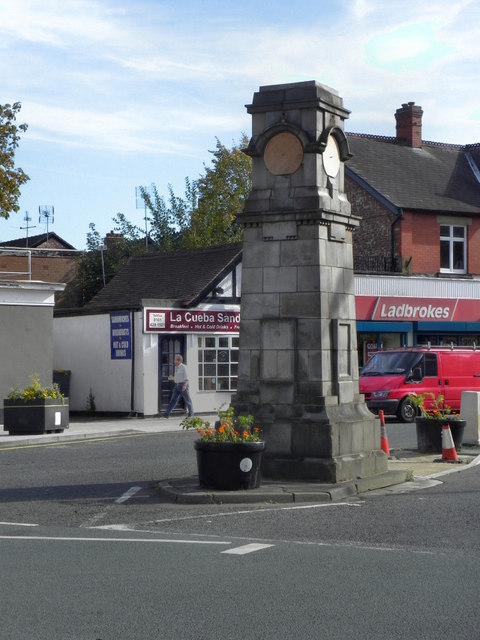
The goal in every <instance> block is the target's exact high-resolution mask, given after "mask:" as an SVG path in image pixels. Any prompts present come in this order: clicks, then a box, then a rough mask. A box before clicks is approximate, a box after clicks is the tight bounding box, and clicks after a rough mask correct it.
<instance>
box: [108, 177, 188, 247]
mask: <svg viewBox="0 0 480 640" xmlns="http://www.w3.org/2000/svg"><path fill="white" fill-rule="evenodd" d="M141 193H142V197H143V199H144V201H145V206H146V207H147V209H148V210H149V212H150V215H149V216H147V218H148V222H149V224H150V230H149V237H150V239H151V241H152V243H153V246H154V248H155V249H158V250H161V251H172V250H174V249H180V248H183V247H185V246H186V245H185V237H186V234H187V233H188V229H189V225H190V219H191V215H192V211H193V210H194V209H195V207H196V206H197V187H196V183H195V182H191V181H190V180H189V179H188V178H185V196H184V197H183V198H180V197H178V196H176V195H175V193H174V191H173V187H172V185H170V184H169V185H168V194H169V197H168V201H167V200H165V198H164V197H163V196H161V195H160V194H159V193H158V190H157V187H156V186H155V185H154V184H152V185H151V187H150V189H147V188H146V187H141ZM116 230H119V231H122V229H120V228H118V227H117V229H116Z"/></svg>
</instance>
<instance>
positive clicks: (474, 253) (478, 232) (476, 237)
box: [345, 177, 480, 276]
mask: <svg viewBox="0 0 480 640" xmlns="http://www.w3.org/2000/svg"><path fill="white" fill-rule="evenodd" d="M345 189H346V192H347V196H348V199H349V201H350V204H351V206H352V213H353V214H354V215H356V216H358V217H359V218H361V222H360V226H359V228H358V229H356V230H355V232H354V234H353V255H354V260H355V262H356V263H357V264H359V263H361V258H368V257H369V256H375V255H385V256H390V254H391V250H392V249H391V242H392V233H393V238H394V247H395V249H394V258H396V259H398V260H399V262H400V264H401V267H402V269H403V271H404V272H405V273H409V274H411V275H437V274H438V273H439V271H440V223H439V221H438V216H439V215H445V214H444V213H442V214H440V213H438V212H433V211H432V212H428V211H427V212H423V211H422V212H421V213H420V212H412V211H404V212H403V215H402V218H401V219H398V218H397V216H395V215H394V214H393V213H391V212H390V211H389V210H388V209H386V207H384V206H382V205H381V204H380V203H379V202H377V200H375V199H374V198H373V197H372V196H371V195H370V194H369V193H367V192H366V191H365V190H364V189H363V188H362V187H360V186H359V185H358V184H357V183H356V182H354V181H353V180H351V179H350V178H348V177H346V178H345ZM396 219H397V220H398V222H397V223H395V224H393V223H394V222H395V220H396ZM458 220H459V224H462V220H463V219H462V218H459V219H458ZM469 220H471V224H469V225H468V226H467V274H468V275H472V276H478V275H480V218H476V217H473V216H472V217H471V218H469ZM452 221H455V217H453V216H452ZM392 225H393V227H392ZM369 270H370V271H373V269H369Z"/></svg>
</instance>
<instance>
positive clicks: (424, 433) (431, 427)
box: [415, 418, 467, 453]
mask: <svg viewBox="0 0 480 640" xmlns="http://www.w3.org/2000/svg"><path fill="white" fill-rule="evenodd" d="M415 424H416V426H417V445H418V450H419V451H421V452H422V453H442V430H443V425H445V424H448V426H449V427H450V431H451V433H452V438H453V443H454V445H455V449H456V450H457V453H459V452H460V451H461V448H462V443H463V432H464V430H465V426H466V424H467V421H466V420H455V419H452V418H450V419H443V420H437V419H436V418H415Z"/></svg>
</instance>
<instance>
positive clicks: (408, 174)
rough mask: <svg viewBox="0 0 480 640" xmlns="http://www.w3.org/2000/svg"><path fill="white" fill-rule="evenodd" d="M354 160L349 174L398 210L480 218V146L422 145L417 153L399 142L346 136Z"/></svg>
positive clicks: (351, 160)
mask: <svg viewBox="0 0 480 640" xmlns="http://www.w3.org/2000/svg"><path fill="white" fill-rule="evenodd" d="M346 137H347V139H348V144H349V147H350V151H351V153H353V157H352V158H350V159H349V160H348V161H347V163H346V165H345V167H346V174H347V175H348V176H350V177H351V178H353V179H354V180H356V181H357V182H359V183H360V184H362V186H364V187H366V188H368V187H370V190H371V191H372V192H373V193H374V195H375V192H376V195H379V196H381V197H383V198H384V199H386V200H387V201H388V202H389V203H390V204H391V205H393V207H395V208H397V209H411V210H429V211H437V212H445V213H459V214H463V213H464V214H472V213H480V182H479V180H478V178H477V177H476V175H475V173H474V171H473V170H472V167H471V165H470V164H469V162H468V157H467V156H468V154H470V156H471V158H472V159H473V160H474V161H475V163H476V165H477V166H478V167H479V169H480V145H478V144H477V145H467V146H460V145H448V144H439V143H435V142H422V147H420V148H414V147H410V146H406V145H404V144H401V143H398V142H396V141H395V138H387V137H378V136H371V135H365V134H355V133H347V134H346Z"/></svg>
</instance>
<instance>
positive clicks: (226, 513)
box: [97, 492, 370, 529]
mask: <svg viewBox="0 0 480 640" xmlns="http://www.w3.org/2000/svg"><path fill="white" fill-rule="evenodd" d="M369 493H370V492H369ZM232 506H233V505H232ZM362 506H363V503H362V502H358V503H357V502H327V503H325V502H322V503H319V504H306V505H295V506H293V505H292V506H289V507H280V506H279V505H274V506H271V507H262V508H260V509H242V510H240V511H222V512H221V513H206V514H201V515H194V516H182V517H181V518H162V519H161V520H153V521H152V522H151V523H148V522H147V523H146V524H161V523H162V522H180V521H183V520H197V519H210V518H225V517H232V516H240V515H250V514H255V513H264V512H266V511H267V512H268V511H295V510H298V509H331V508H332V507H362ZM97 528H98V529H101V528H102V527H97Z"/></svg>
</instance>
